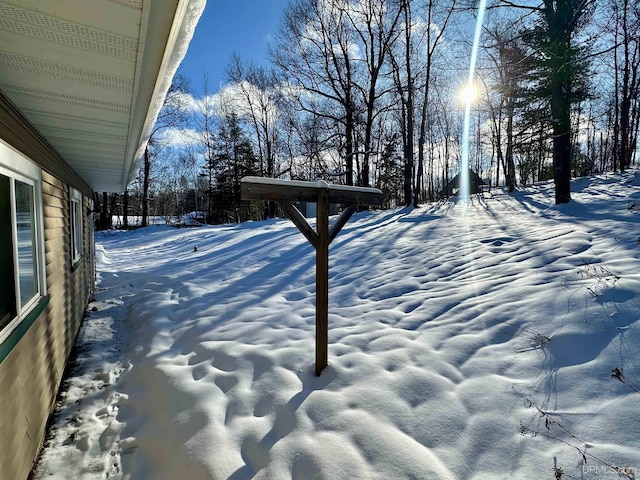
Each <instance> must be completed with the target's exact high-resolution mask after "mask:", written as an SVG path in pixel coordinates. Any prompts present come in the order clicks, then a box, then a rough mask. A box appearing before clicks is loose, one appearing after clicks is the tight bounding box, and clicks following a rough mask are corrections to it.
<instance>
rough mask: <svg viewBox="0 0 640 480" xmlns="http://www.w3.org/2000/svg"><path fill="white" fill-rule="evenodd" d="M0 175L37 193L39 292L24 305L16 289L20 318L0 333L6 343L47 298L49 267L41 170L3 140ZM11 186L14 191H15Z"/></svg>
mask: <svg viewBox="0 0 640 480" xmlns="http://www.w3.org/2000/svg"><path fill="white" fill-rule="evenodd" d="M0 173H1V174H3V175H6V176H9V177H11V178H13V179H15V180H19V181H21V182H23V183H27V184H29V185H32V186H33V194H34V199H33V200H34V204H35V205H34V221H35V224H36V226H35V229H34V230H35V239H34V243H35V252H36V258H35V259H34V260H35V261H36V262H37V278H36V279H35V280H36V284H37V288H38V292H37V294H36V295H34V297H33V298H32V299H31V300H29V302H27V303H26V304H25V305H21V302H20V301H18V298H19V290H18V288H19V287H18V288H17V289H16V308H17V312H18V313H17V315H16V318H14V319H13V320H12V321H11V322H9V323H8V324H7V325H6V326H5V327H4V328H3V329H2V330H1V331H0V343H3V342H4V341H5V340H6V339H7V338H8V337H9V335H11V333H12V332H13V331H14V330H15V329H16V328H17V327H18V326H19V325H20V324H21V323H22V321H23V320H24V319H25V317H26V316H27V315H28V314H29V313H30V312H31V310H33V309H34V307H35V306H36V305H37V304H38V303H39V301H40V299H41V298H42V297H44V296H46V295H47V282H46V265H45V253H44V216H43V207H42V170H41V169H40V167H38V166H37V165H36V164H35V163H33V162H32V161H30V160H29V159H27V157H25V156H24V155H22V154H21V153H19V152H17V151H16V150H14V149H13V148H11V147H10V146H9V145H8V144H7V143H6V142H4V141H3V140H0ZM13 188H14V187H13V186H12V190H13ZM11 208H12V216H13V218H14V219H15V217H16V212H15V204H12V206H11ZM11 229H12V235H13V238H14V239H15V238H16V237H17V231H16V229H17V225H16V222H15V220H14V221H13V223H12V225H11ZM13 243H14V245H13V250H14V251H13V255H14V258H17V255H18V251H17V248H18V247H17V245H16V242H15V240H14V242H13ZM13 275H14V282H16V283H17V285H18V286H19V283H20V279H19V278H17V275H18V274H17V270H14V272H13Z"/></svg>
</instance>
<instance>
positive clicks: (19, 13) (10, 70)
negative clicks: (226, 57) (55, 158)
mask: <svg viewBox="0 0 640 480" xmlns="http://www.w3.org/2000/svg"><path fill="white" fill-rule="evenodd" d="M189 2H190V0H183V1H182V2H181V1H180V0H144V2H143V0H89V1H88V0H55V1H43V0H7V1H0V91H2V92H3V93H4V95H5V96H6V97H7V98H8V99H9V100H10V101H11V102H12V103H13V104H14V105H15V106H16V107H17V108H18V109H19V110H20V111H21V113H22V114H23V116H24V117H26V118H27V120H28V121H29V122H30V123H31V124H32V125H33V126H34V127H35V128H36V129H37V130H38V131H39V132H40V133H41V134H42V136H44V137H45V139H46V140H47V141H48V142H49V143H50V144H51V145H52V146H53V147H54V149H55V150H56V151H57V152H58V153H59V155H60V156H61V157H62V159H63V160H64V161H66V162H67V163H68V164H69V165H70V166H71V167H72V168H73V169H74V170H75V171H76V172H77V173H78V174H79V175H80V176H81V177H82V178H83V179H84V180H85V181H86V182H87V184H88V185H89V186H90V187H91V188H92V189H93V190H94V191H122V190H124V188H125V187H126V186H127V184H128V182H129V181H130V180H131V177H132V174H133V173H135V172H134V170H135V167H136V160H137V156H139V153H140V146H141V144H142V142H143V141H144V140H145V138H144V137H145V132H146V130H148V128H149V124H150V123H151V124H152V123H153V120H154V119H155V114H157V111H155V112H154V107H156V106H157V101H155V100H154V97H158V96H160V95H161V96H162V97H163V96H164V94H165V93H166V88H164V89H163V88H157V87H158V79H159V78H160V77H162V76H163V75H164V76H166V75H167V73H168V74H170V75H171V76H172V75H173V71H175V68H177V64H176V61H175V60H176V59H175V58H174V61H173V65H172V66H170V65H169V68H168V64H167V61H166V60H167V56H168V55H167V47H168V46H169V47H170V48H173V47H175V45H173V44H172V43H173V42H175V39H174V40H172V35H174V36H175V35H176V33H175V32H176V31H177V30H179V29H180V25H178V26H176V22H178V23H179V22H181V21H182V18H177V16H178V15H182V14H184V11H183V12H182V14H181V13H180V11H181V9H180V4H185V3H187V4H188V3H189ZM192 3H193V2H192ZM196 3H197V2H196ZM202 7H203V5H202ZM183 10H184V9H183ZM196 10H197V9H196ZM200 12H201V8H200ZM196 13H197V12H196ZM197 17H199V13H197ZM193 27H195V25H193ZM191 33H192V32H191ZM183 37H186V43H188V40H189V39H190V37H191V35H190V34H188V35H186V36H185V35H183ZM183 40H185V38H183ZM183 43H184V41H183ZM185 51H186V46H184V48H182V49H181V50H180V52H178V53H179V59H181V58H182V56H183V55H184V53H185ZM169 54H171V52H169ZM169 56H170V55H169ZM171 68H173V71H169V72H167V71H163V70H171ZM164 83H167V82H164ZM166 86H167V87H168V83H167V85H166ZM151 117H152V118H151ZM145 126H146V130H145Z"/></svg>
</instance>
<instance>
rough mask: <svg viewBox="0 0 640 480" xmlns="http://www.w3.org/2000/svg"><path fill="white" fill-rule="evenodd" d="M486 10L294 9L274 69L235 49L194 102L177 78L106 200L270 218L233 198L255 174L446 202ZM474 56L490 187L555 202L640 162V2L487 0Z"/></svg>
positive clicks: (396, 4) (413, 6)
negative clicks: (223, 73)
mask: <svg viewBox="0 0 640 480" xmlns="http://www.w3.org/2000/svg"><path fill="white" fill-rule="evenodd" d="M475 13H476V10H475V2H474V1H473V0H454V1H445V0H292V1H290V3H289V5H288V7H287V8H286V10H285V12H284V14H283V18H282V22H281V26H280V30H279V32H278V34H277V35H276V36H275V38H274V40H273V42H272V43H271V45H270V55H271V59H270V63H269V64H267V65H253V64H249V63H247V62H244V61H243V60H242V59H241V58H239V57H237V56H236V55H233V56H232V57H231V58H230V60H229V63H228V65H227V78H228V81H229V83H228V84H227V86H226V87H225V88H224V89H223V90H222V91H221V92H217V93H215V94H210V93H209V92H208V88H207V79H206V75H205V76H204V78H203V85H204V96H203V97H202V98H199V99H196V98H194V97H193V96H192V95H191V94H190V91H189V86H188V84H187V82H186V81H185V80H184V77H182V76H180V75H178V76H176V78H175V79H174V84H173V85H172V88H171V90H170V91H169V95H168V96H167V100H165V106H164V108H163V111H162V113H161V114H160V116H159V118H158V122H157V124H156V127H155V129H154V133H153V135H152V137H151V139H150V142H149V145H148V147H147V149H146V150H145V157H144V162H143V166H142V168H141V173H140V175H139V178H138V179H137V180H136V181H135V182H134V183H133V184H132V185H131V186H130V188H129V189H128V190H127V192H124V193H123V194H120V195H112V196H111V197H108V196H106V195H105V196H103V198H102V199H100V198H96V203H97V204H98V205H100V207H101V209H102V210H103V211H105V212H107V211H109V212H111V213H113V212H121V214H122V215H123V217H126V216H127V215H126V214H129V215H142V217H143V222H144V221H145V220H144V218H146V216H147V215H149V214H155V215H166V216H168V215H180V214H183V213H186V212H190V211H197V210H199V211H205V212H206V213H207V216H208V218H209V221H210V222H211V223H226V222H236V221H243V220H248V219H262V218H266V217H272V216H274V215H276V214H277V213H278V212H277V211H276V209H275V206H274V205H273V204H271V205H263V204H261V203H256V202H253V203H248V202H241V201H240V194H239V180H240V178H242V176H244V175H249V174H251V175H260V176H268V177H274V178H288V179H295V180H314V179H318V178H319V179H324V180H327V181H330V182H333V183H342V184H347V185H362V186H375V187H377V188H380V189H381V190H382V191H383V197H384V204H383V208H390V207H396V206H402V205H406V206H409V205H414V206H417V205H418V204H420V203H423V202H429V201H436V200H440V199H442V198H445V197H448V196H449V195H451V194H452V193H454V192H451V191H447V190H448V189H447V184H448V182H449V181H450V180H451V179H452V178H453V177H454V176H455V175H456V174H457V173H458V171H459V169H460V162H461V157H462V155H461V137H462V129H463V113H464V105H463V104H462V102H461V101H460V100H459V91H460V90H461V88H462V87H463V83H464V79H465V78H466V77H467V75H468V64H469V52H470V48H471V40H472V30H473V25H474V22H475V17H474V15H475ZM478 55H479V56H478V63H477V68H476V88H477V92H478V95H477V98H476V99H475V100H474V104H473V107H472V121H471V131H470V132H469V135H470V138H469V146H470V147H469V167H470V168H471V169H472V170H474V171H475V172H476V173H478V175H480V177H482V178H484V179H486V180H490V182H491V185H493V186H496V185H498V186H505V187H506V188H507V189H508V190H509V191H513V190H514V189H515V188H516V187H517V186H518V185H528V184H531V183H534V182H538V181H541V180H551V179H553V180H554V182H555V187H556V202H557V203H562V202H567V201H569V200H570V191H569V181H570V178H571V177H577V176H583V175H588V174H597V173H602V172H606V171H624V170H626V169H628V168H630V167H631V166H632V165H636V164H637V161H638V131H639V130H640V109H639V107H640V91H639V90H640V75H639V73H640V7H639V6H638V5H637V4H636V3H635V2H632V1H631V0H613V1H610V2H606V3H603V2H596V1H595V0H554V1H552V0H541V1H540V2H539V3H533V4H531V3H529V2H523V3H522V4H519V3H517V2H516V1H513V2H512V1H510V0H494V1H493V3H491V2H490V4H489V5H488V9H487V12H486V16H485V24H484V26H483V34H482V42H481V47H480V51H479V54H478ZM145 205H146V211H145V210H144V208H145V207H144V206H145ZM125 213H126V214H125ZM104 217H105V218H104V222H105V225H104V226H108V219H107V217H108V215H104ZM125 222H126V220H125Z"/></svg>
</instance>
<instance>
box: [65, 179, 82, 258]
mask: <svg viewBox="0 0 640 480" xmlns="http://www.w3.org/2000/svg"><path fill="white" fill-rule="evenodd" d="M74 202H75V203H77V204H78V206H77V209H76V211H75V218H74V211H73V203H74ZM82 203H83V202H82V194H81V193H80V192H79V191H78V190H76V189H75V188H73V187H69V222H74V224H75V227H74V226H73V224H72V225H71V228H70V230H71V263H72V264H73V265H75V264H76V263H78V262H79V261H80V260H81V259H82V255H83V253H84V222H83V220H84V218H83V214H82Z"/></svg>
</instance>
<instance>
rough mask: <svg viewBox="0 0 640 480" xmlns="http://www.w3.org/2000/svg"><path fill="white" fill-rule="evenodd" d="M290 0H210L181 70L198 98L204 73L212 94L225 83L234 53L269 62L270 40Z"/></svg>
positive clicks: (243, 57)
mask: <svg viewBox="0 0 640 480" xmlns="http://www.w3.org/2000/svg"><path fill="white" fill-rule="evenodd" d="M286 4H287V0H208V1H207V6H206V8H205V10H204V13H203V14H202V17H201V18H200V22H199V23H198V26H197V27H196V31H195V34H194V36H193V40H192V41H191V44H190V45H189V50H188V52H187V55H186V56H185V58H184V60H183V62H182V67H181V70H182V72H183V73H184V74H185V75H186V76H187V78H188V79H189V81H190V83H191V88H192V90H193V93H194V95H195V96H196V97H199V96H201V95H202V91H203V83H204V80H203V79H204V72H207V74H208V77H209V91H210V92H209V93H215V92H216V91H217V90H218V89H219V87H220V85H221V84H223V83H224V82H225V74H224V71H225V66H226V65H227V63H228V61H229V58H230V57H231V55H232V54H233V53H234V52H235V53H237V54H238V55H239V56H240V58H242V59H243V60H245V61H246V60H248V61H252V62H255V63H258V64H264V63H266V62H267V56H268V55H267V42H268V40H269V37H270V36H271V35H273V34H274V33H275V32H276V31H277V29H278V25H279V23H280V18H281V16H282V13H283V11H284V8H285V6H286Z"/></svg>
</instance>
